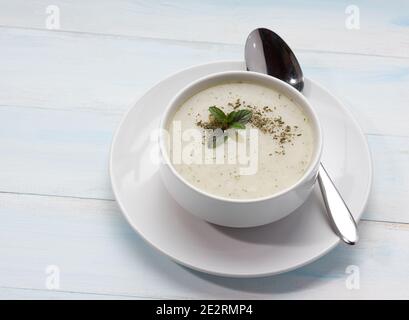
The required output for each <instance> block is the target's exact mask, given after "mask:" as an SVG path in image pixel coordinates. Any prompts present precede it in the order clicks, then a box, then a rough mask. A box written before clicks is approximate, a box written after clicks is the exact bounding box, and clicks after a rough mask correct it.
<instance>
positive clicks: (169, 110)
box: [159, 71, 323, 204]
mask: <svg viewBox="0 0 409 320" xmlns="http://www.w3.org/2000/svg"><path fill="white" fill-rule="evenodd" d="M231 76H243V77H252V78H253V79H261V80H265V81H266V82H270V83H271V84H272V87H273V88H274V89H275V90H277V91H280V89H278V88H277V86H278V87H279V86H282V87H284V88H285V89H286V90H288V91H289V92H290V93H291V96H290V95H288V94H286V93H283V94H284V95H286V96H287V97H289V96H290V97H291V98H292V97H293V96H296V97H297V98H298V99H299V100H300V101H301V102H302V105H301V108H306V109H308V111H309V115H308V116H309V117H310V120H312V121H311V122H312V123H313V127H314V130H315V132H316V134H315V135H316V139H317V141H316V143H315V148H314V152H313V156H312V158H311V161H310V163H309V165H308V168H307V170H306V171H305V172H304V174H303V175H302V176H301V177H300V178H299V179H298V180H297V181H296V182H295V183H293V184H292V185H290V186H289V187H287V188H285V189H282V190H280V191H279V192H276V193H273V194H270V195H267V196H263V197H258V198H249V199H235V198H233V199H232V198H227V197H223V196H219V195H215V194H211V193H209V192H206V191H205V190H203V189H200V188H198V187H196V186H194V185H193V184H191V183H190V182H189V181H187V180H186V179H185V178H184V177H183V176H182V175H181V174H179V173H178V172H177V171H176V169H175V167H174V165H173V164H172V162H171V161H170V157H169V154H168V152H167V148H166V142H165V139H164V135H163V132H164V131H167V128H166V126H167V122H168V120H169V118H170V116H171V114H173V112H174V110H173V109H174V108H177V107H179V106H180V103H178V105H176V103H177V102H178V100H179V99H180V97H181V96H183V95H187V96H188V97H189V96H190V97H192V96H193V95H195V94H196V93H198V92H200V91H202V90H205V89H202V90H199V91H197V92H196V93H193V94H191V95H188V94H187V93H188V92H189V91H194V89H195V88H196V87H197V86H199V85H200V84H202V83H203V82H206V81H211V80H213V81H216V80H219V81H218V83H223V80H221V79H223V78H228V77H231ZM220 80H221V81H220ZM235 81H237V82H239V81H243V82H251V79H250V80H249V79H241V80H235ZM235 81H232V80H230V81H229V80H226V81H225V82H235ZM257 84H258V85H262V84H260V83H257ZM264 86H266V85H264ZM208 87H211V85H209V86H208ZM187 99H189V98H187ZM187 99H186V100H187ZM186 100H185V101H186ZM299 104H300V103H298V101H297V105H299ZM159 130H160V134H159V150H160V156H161V157H162V160H163V162H164V163H162V164H161V165H162V166H163V165H167V166H168V168H169V169H170V171H171V172H172V174H173V175H174V176H175V177H176V178H177V179H178V180H179V181H180V182H181V183H183V184H184V185H186V186H187V187H189V188H190V189H191V190H194V191H195V192H197V193H199V194H200V195H203V196H206V197H208V198H210V199H213V200H217V201H223V202H228V203H237V204H238V203H258V202H263V201H266V200H272V199H276V198H279V197H280V196H282V195H284V194H287V193H289V192H291V191H292V190H294V189H296V188H297V187H298V186H299V185H301V184H302V183H303V182H304V181H305V180H306V179H307V178H308V177H309V176H310V175H311V173H312V172H313V171H314V169H316V168H317V165H318V164H319V163H320V161H321V156H322V149H323V133H322V127H321V124H320V121H319V118H318V116H317V113H316V112H315V110H314V108H313V107H312V106H311V104H310V103H309V102H308V100H307V99H306V98H305V97H304V95H302V93H301V92H299V91H298V90H296V89H295V88H293V87H292V86H290V85H289V84H288V83H286V82H284V81H282V80H280V79H278V78H275V77H272V76H269V75H266V74H262V73H258V72H253V71H222V72H215V73H211V74H209V75H206V76H203V77H201V78H199V79H197V80H195V81H193V82H191V83H189V84H188V85H186V86H185V87H183V88H182V89H181V90H179V91H178V93H176V95H175V96H174V97H173V98H172V100H171V101H170V102H169V103H168V105H167V106H166V108H165V110H164V112H163V114H162V117H161V120H160V124H159ZM316 170H317V172H318V169H316Z"/></svg>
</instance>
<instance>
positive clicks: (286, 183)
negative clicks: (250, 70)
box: [168, 82, 314, 199]
mask: <svg viewBox="0 0 409 320" xmlns="http://www.w3.org/2000/svg"><path fill="white" fill-rule="evenodd" d="M210 107H213V112H216V113H215V114H214V113H213V112H211V111H210V109H209V108H210ZM214 107H215V108H214ZM243 110H247V111H243ZM220 111H222V112H220ZM231 112H233V114H231V115H230V120H226V119H227V118H229V114H230V113H231ZM223 114H224V115H225V116H226V117H225V116H224V115H223ZM220 117H221V118H220ZM232 119H236V120H238V121H231V120H232ZM221 120H223V121H221ZM229 121H230V122H229ZM233 123H234V124H233ZM213 130H215V131H213ZM168 132H169V134H170V139H169V148H168V154H169V157H170V161H171V162H172V164H173V166H174V168H175V169H176V171H177V172H178V173H179V174H180V175H181V176H182V177H183V178H184V179H185V180H187V181H188V182H189V183H191V184H192V185H194V186H195V187H197V188H198V189H200V190H202V191H205V192H207V193H210V194H212V195H216V196H220V197H225V198H230V199H256V198H260V197H265V196H269V195H274V194H275V193H278V192H280V191H281V190H284V189H286V188H288V187H290V186H292V185H293V184H295V183H296V182H297V181H298V180H299V179H300V178H301V177H302V176H303V175H304V173H305V171H306V170H307V168H308V166H309V164H310V161H311V157H312V153H313V149H314V139H313V137H314V133H313V128H312V126H311V123H310V119H309V118H308V117H307V115H306V114H305V113H304V111H303V109H302V108H301V107H300V106H299V105H297V104H296V103H295V102H294V101H293V100H292V99H290V98H288V97H286V96H285V95H284V94H282V93H280V92H278V91H276V90H274V89H271V88H267V87H264V86H261V85H258V84H253V83H246V82H241V83H223V84H220V85H216V86H213V87H210V88H208V89H205V90H203V91H201V92H199V93H197V94H195V95H194V96H192V97H190V98H189V99H188V100H187V101H185V102H184V103H183V104H182V105H181V106H180V107H179V108H178V109H177V111H176V112H175V113H174V114H173V117H172V118H171V120H170V121H169V123H168ZM223 135H224V136H223Z"/></svg>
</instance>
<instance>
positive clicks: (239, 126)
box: [230, 122, 246, 129]
mask: <svg viewBox="0 0 409 320" xmlns="http://www.w3.org/2000/svg"><path fill="white" fill-rule="evenodd" d="M230 128H234V129H246V126H245V125H244V124H242V123H241V122H233V123H232V124H231V125H230Z"/></svg>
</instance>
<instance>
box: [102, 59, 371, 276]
mask: <svg viewBox="0 0 409 320" xmlns="http://www.w3.org/2000/svg"><path fill="white" fill-rule="evenodd" d="M227 70H245V67H244V63H243V62H240V61H225V62H216V63H210V64H205V65H200V66H196V67H192V68H189V69H186V70H183V71H180V72H178V73H176V74H174V75H172V76H170V77H168V78H167V79H165V80H163V81H161V82H160V83H158V84H157V85H155V86H154V87H153V88H152V89H151V90H149V91H148V92H147V93H146V94H145V95H144V96H143V97H142V98H141V99H139V100H138V102H136V104H135V105H134V106H133V107H132V108H131V109H130V110H129V112H128V113H127V114H126V115H125V117H124V119H123V120H122V122H121V124H120V126H119V128H118V130H117V132H116V134H115V136H114V139H113V142H112V148H111V158H110V175H111V181H112V187H113V191H114V194H115V197H116V199H117V201H118V203H119V206H120V208H121V210H122V212H123V214H124V216H125V218H126V219H127V221H128V222H129V224H130V225H131V226H132V227H133V228H134V229H135V230H136V231H137V232H138V233H139V234H140V235H141V236H142V237H143V238H144V239H145V240H146V241H147V242H148V243H150V244H151V245H152V246H153V247H155V248H156V249H158V250H159V251H160V252H162V253H164V254H166V255H167V256H169V257H170V258H172V259H174V260H175V261H177V262H178V263H180V264H183V265H185V266H187V267H190V268H193V269H195V270H199V271H203V272H206V273H211V274H215V275H221V276H231V277H259V276H267V275H273V274H278V273H282V272H286V271H289V270H292V269H295V268H298V267H300V266H303V265H305V264H307V263H309V262H312V261H314V260H315V259H317V258H319V257H320V256H322V255H323V254H325V253H327V252H328V251H329V250H330V249H332V248H333V247H334V246H335V245H336V244H337V243H338V242H339V239H338V237H337V236H336V235H335V234H334V232H333V231H332V230H331V227H330V225H329V222H328V220H327V217H326V213H325V210H324V206H323V202H322V199H321V196H320V192H319V189H318V188H317V187H316V189H315V190H314V192H313V194H312V195H311V197H310V198H309V199H308V200H307V201H306V202H305V204H303V205H302V206H301V207H300V208H299V209H297V210H296V211H295V212H293V213H292V214H290V215H289V216H288V217H286V218H284V219H282V220H280V221H278V222H275V223H272V224H269V225H266V226H262V227H256V228H248V229H234V228H225V227H220V226H215V225H212V224H210V223H207V222H205V221H203V220H200V219H199V218H196V217H195V216H193V215H192V214H190V213H189V212H186V211H185V210H184V209H182V208H181V207H180V206H179V205H178V204H177V203H176V202H175V201H174V200H173V199H172V198H171V197H170V195H169V194H168V193H167V191H166V190H165V188H164V187H163V185H162V182H161V180H160V177H159V172H158V166H159V164H158V163H157V162H156V161H153V159H155V157H154V156H153V155H155V151H157V149H155V147H156V146H155V143H154V142H153V141H156V139H155V138H154V137H152V132H154V131H155V129H156V128H157V127H158V125H159V120H160V117H161V115H162V112H163V110H164V108H165V107H166V105H167V104H168V102H169V101H170V99H171V98H172V97H173V96H174V95H175V94H176V93H177V92H178V91H179V90H180V89H181V88H182V87H184V86H186V85H187V84H189V83H190V82H192V81H194V80H196V79H198V78H200V77H202V76H205V75H208V74H210V73H214V72H220V71H227ZM303 94H304V95H305V96H306V97H307V99H308V100H309V101H310V102H311V104H312V106H314V108H316V111H317V113H318V116H319V119H320V121H321V124H322V128H323V133H324V149H323V159H322V162H323V163H324V165H325V167H326V168H327V170H328V172H329V173H330V175H331V177H332V179H333V180H334V183H335V184H336V185H337V187H338V190H339V191H340V192H341V194H342V195H343V197H344V199H345V202H346V203H347V204H348V206H349V207H350V209H351V212H352V213H353V215H354V217H355V219H356V220H359V218H360V217H361V215H362V211H363V210H364V208H365V205H366V202H367V200H368V196H369V191H370V186H371V178H372V167H371V158H370V153H369V149H368V145H367V142H366V139H365V137H364V135H363V133H362V131H361V129H360V128H359V126H358V125H357V123H356V122H355V120H354V119H353V118H352V116H351V114H350V113H349V112H348V110H347V109H346V108H345V107H343V106H342V104H341V103H340V101H339V100H337V99H336V98H335V97H333V96H332V95H331V94H330V93H329V92H328V91H326V90H325V89H323V88H322V87H320V86H319V85H317V84H316V83H315V82H313V81H311V80H309V79H306V82H305V87H304V91H303ZM209 209H210V210H211V208H209Z"/></svg>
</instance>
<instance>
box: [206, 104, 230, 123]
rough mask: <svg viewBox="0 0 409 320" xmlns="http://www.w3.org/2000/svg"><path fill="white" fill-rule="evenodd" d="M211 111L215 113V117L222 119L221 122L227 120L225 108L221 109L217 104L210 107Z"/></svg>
mask: <svg viewBox="0 0 409 320" xmlns="http://www.w3.org/2000/svg"><path fill="white" fill-rule="evenodd" d="M209 112H210V113H211V114H212V115H213V117H214V118H215V119H216V120H218V121H220V122H221V123H226V122H227V116H226V114H225V113H224V112H223V110H221V109H219V108H218V107H216V106H213V107H210V108H209Z"/></svg>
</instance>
